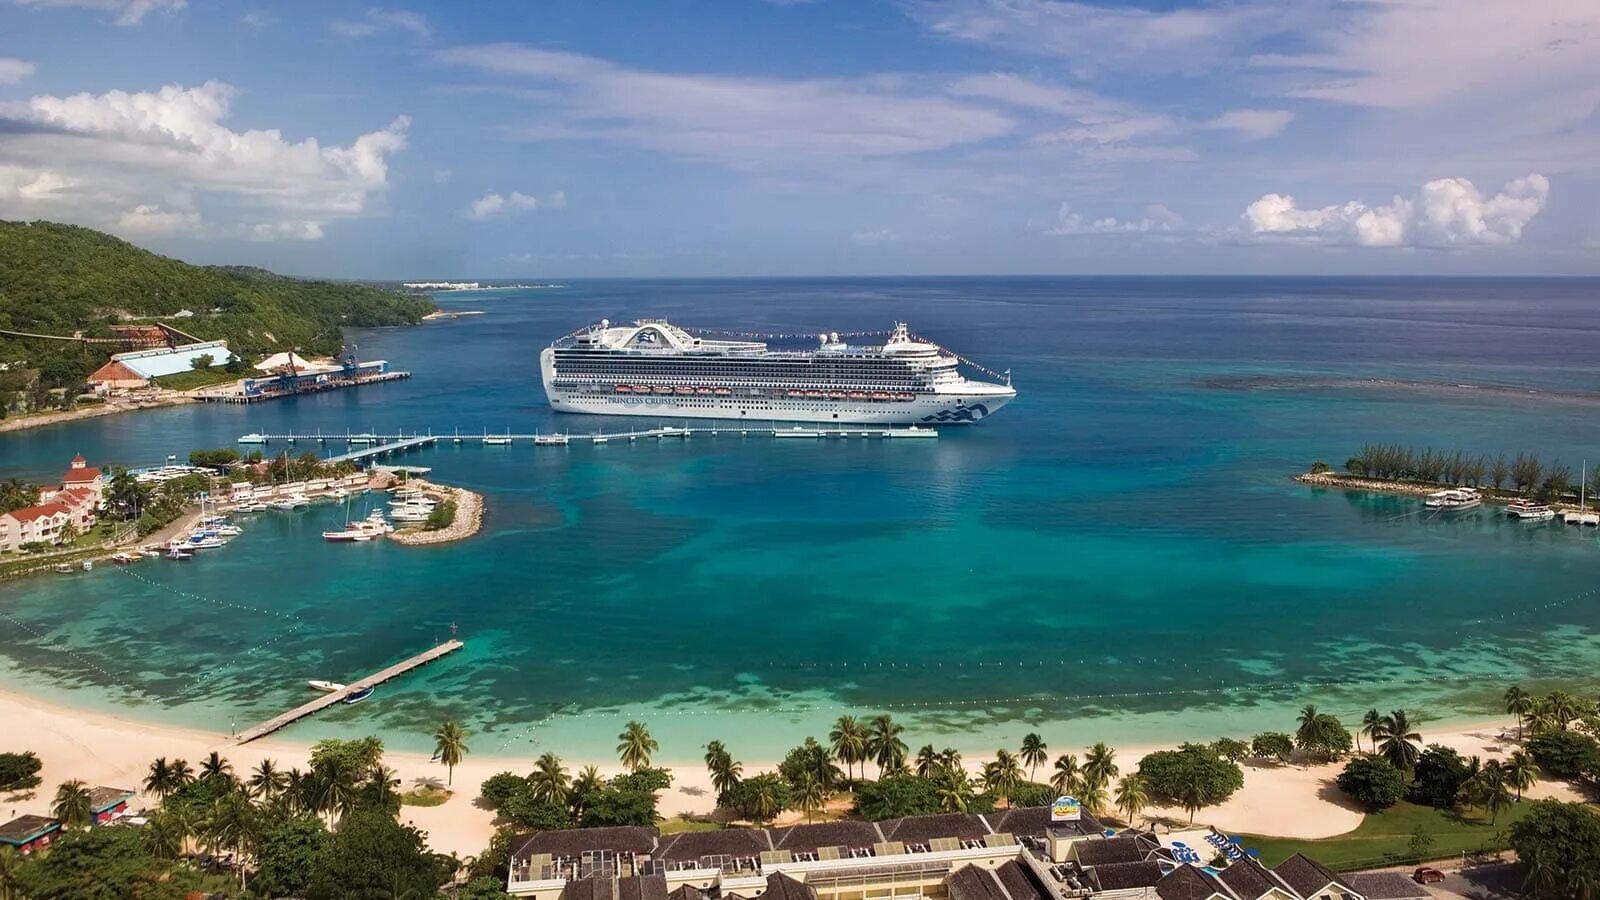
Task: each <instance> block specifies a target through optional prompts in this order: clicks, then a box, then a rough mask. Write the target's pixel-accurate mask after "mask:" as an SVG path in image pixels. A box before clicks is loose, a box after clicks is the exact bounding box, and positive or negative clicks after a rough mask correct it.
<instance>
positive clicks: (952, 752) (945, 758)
mask: <svg viewBox="0 0 1600 900" xmlns="http://www.w3.org/2000/svg"><path fill="white" fill-rule="evenodd" d="M939 765H940V766H943V767H944V769H945V771H947V772H948V771H954V770H956V769H961V751H959V750H957V749H956V748H954V747H946V748H944V749H943V750H940V751H939ZM962 771H965V770H964V769H963V770H962Z"/></svg>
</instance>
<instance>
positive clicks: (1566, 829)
mask: <svg viewBox="0 0 1600 900" xmlns="http://www.w3.org/2000/svg"><path fill="white" fill-rule="evenodd" d="M1511 847H1512V849H1514V850H1516V851H1517V859H1518V860H1519V861H1520V862H1521V863H1522V865H1523V868H1524V869H1525V870H1526V872H1527V886H1528V888H1529V889H1530V890H1531V892H1532V895H1533V896H1534V897H1536V898H1538V900H1558V898H1559V900H1566V898H1570V897H1594V896H1596V894H1597V893H1600V875H1597V873H1600V812H1595V811H1594V810H1593V809H1590V808H1589V807H1587V806H1585V805H1583V804H1582V803H1558V802H1556V801H1554V800H1541V801H1539V802H1538V803H1535V804H1534V805H1533V808H1532V809H1531V810H1530V811H1529V812H1528V814H1527V815H1526V816H1524V817H1522V818H1521V819H1519V820H1518V821H1517V822H1516V823H1514V824H1513V825H1512V826H1511Z"/></svg>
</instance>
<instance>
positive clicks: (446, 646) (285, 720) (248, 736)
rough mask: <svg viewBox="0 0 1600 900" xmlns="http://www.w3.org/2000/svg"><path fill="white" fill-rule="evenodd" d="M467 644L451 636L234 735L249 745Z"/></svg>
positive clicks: (236, 738)
mask: <svg viewBox="0 0 1600 900" xmlns="http://www.w3.org/2000/svg"><path fill="white" fill-rule="evenodd" d="M464 646H466V645H465V644H463V643H461V642H460V641H458V640H456V639H454V638H451V639H450V640H448V641H445V642H444V643H442V644H440V645H439V646H437V647H434V648H433V649H431V650H426V651H424V652H422V653H418V654H417V655H416V656H413V657H410V658H409V659H403V660H401V661H400V662H397V663H395V664H394V665H392V666H390V667H389V668H387V669H384V670H382V671H379V672H374V673H372V674H371V675H368V676H367V677H365V678H363V679H361V680H359V681H353V682H351V683H350V684H347V685H345V686H344V687H342V688H340V689H339V690H337V691H329V692H328V693H326V694H323V695H322V696H320V697H318V698H317V699H315V700H313V701H311V702H310V703H303V704H301V705H299V706H296V707H295V708H294V709H291V710H289V711H288V712H286V713H284V714H282V715H280V716H276V717H274V718H271V719H268V720H267V721H265V722H262V723H261V724H259V725H253V726H251V727H249V728H246V729H245V730H244V731H241V732H239V734H238V736H236V737H235V738H234V742H235V743H239V744H248V743H250V742H251V741H253V740H256V739H257V738H263V737H266V736H267V735H269V734H271V733H273V732H274V731H277V730H278V729H280V728H284V727H286V726H288V725H290V724H291V723H294V722H297V721H299V720H300V719H303V718H305V717H306V716H309V715H311V714H312V713H315V712H320V711H322V710H324V709H327V708H328V707H330V706H332V705H334V704H335V703H342V702H343V701H344V699H345V698H346V697H348V696H350V695H351V694H354V693H356V692H357V691H362V690H366V689H367V688H370V687H375V686H377V685H380V684H382V683H384V682H385V681H388V680H389V679H391V678H398V677H399V676H401V675H404V674H405V673H407V672H409V671H411V670H412V669H415V668H417V667H418V666H423V665H426V664H428V663H430V662H433V661H434V660H436V659H438V658H439V657H441V656H444V655H446V654H449V653H454V652H455V651H457V650H460V649H461V648H462V647H464Z"/></svg>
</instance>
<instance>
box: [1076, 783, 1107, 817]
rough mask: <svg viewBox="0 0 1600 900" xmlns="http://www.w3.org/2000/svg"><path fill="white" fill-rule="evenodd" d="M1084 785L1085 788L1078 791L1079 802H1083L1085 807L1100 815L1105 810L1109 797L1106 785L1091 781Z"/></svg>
mask: <svg viewBox="0 0 1600 900" xmlns="http://www.w3.org/2000/svg"><path fill="white" fill-rule="evenodd" d="M1082 787H1083V790H1081V791H1079V792H1078V802H1079V803H1081V804H1083V808H1084V809H1087V810H1088V811H1089V812H1091V813H1093V814H1094V815H1097V816H1098V815H1100V813H1101V812H1103V811H1104V810H1105V808H1106V800H1107V799H1108V798H1107V795H1106V786H1105V785H1104V784H1100V783H1098V782H1090V783H1088V784H1085V785H1083V786H1082Z"/></svg>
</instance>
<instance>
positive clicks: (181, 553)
mask: <svg viewBox="0 0 1600 900" xmlns="http://www.w3.org/2000/svg"><path fill="white" fill-rule="evenodd" d="M164 555H165V556H166V558H167V559H180V560H181V559H194V554H193V553H190V552H189V551H187V550H184V549H182V548H181V547H173V548H171V549H170V550H168V551H167V552H166V554H164Z"/></svg>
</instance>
